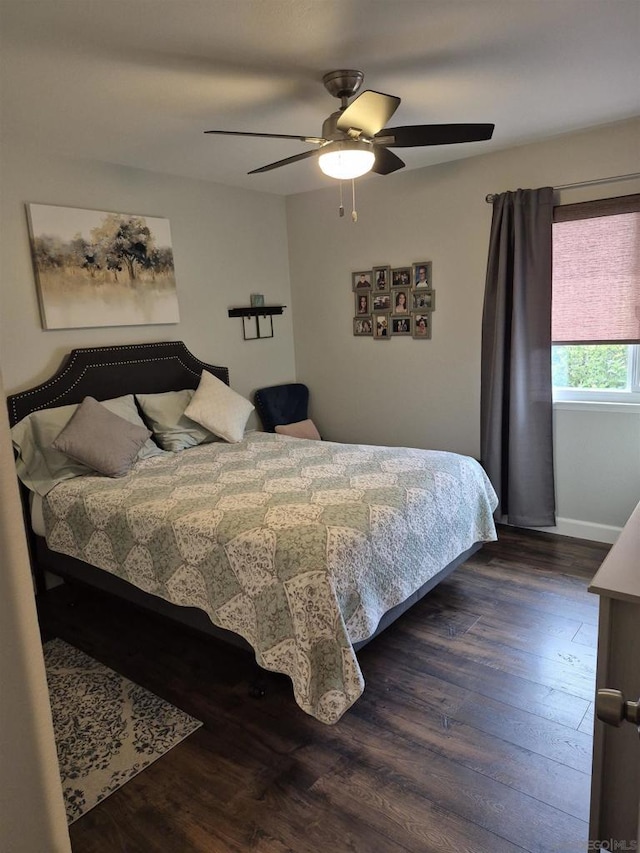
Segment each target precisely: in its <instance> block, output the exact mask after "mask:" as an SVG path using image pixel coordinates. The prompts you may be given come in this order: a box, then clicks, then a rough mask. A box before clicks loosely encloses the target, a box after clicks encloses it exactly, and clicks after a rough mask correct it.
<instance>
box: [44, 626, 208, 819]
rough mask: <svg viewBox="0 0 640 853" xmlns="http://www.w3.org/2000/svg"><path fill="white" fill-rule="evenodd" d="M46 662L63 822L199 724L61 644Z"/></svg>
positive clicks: (49, 649) (50, 648)
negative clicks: (60, 784) (62, 805)
mask: <svg viewBox="0 0 640 853" xmlns="http://www.w3.org/2000/svg"><path fill="white" fill-rule="evenodd" d="M44 659H45V665H46V669H47V681H48V684H49V696H50V699H51V710H52V713H53V727H54V731H55V737H56V746H57V748H58V761H59V764H60V777H61V779H62V790H63V793H64V800H65V806H66V811H67V821H68V823H73V821H74V820H77V818H79V817H80V816H81V815H83V814H85V813H86V812H87V811H89V809H91V808H93V807H94V806H95V805H97V804H98V803H99V802H101V800H104V798H105V797H108V796H109V794H112V793H113V792H114V791H116V790H117V789H118V788H120V787H121V786H122V785H124V783H125V782H128V781H129V779H132V778H133V777H134V776H135V775H137V774H138V773H139V772H140V771H141V770H144V768H145V767H148V766H149V764H151V763H152V762H154V761H155V760H156V759H157V758H160V756H161V755H164V753H165V752H168V751H169V750H170V749H171V748H172V747H174V746H176V745H177V744H178V743H180V741H182V740H184V738H186V737H187V736H188V735H190V734H192V732H194V731H196V729H198V728H200V726H201V725H202V723H201V722H199V721H198V720H195V719H194V718H193V717H190V716H189V715H188V714H185V713H184V711H180V710H179V709H178V708H176V707H174V706H173V705H170V704H169V703H168V702H165V701H164V700H163V699H160V698H159V697H158V696H154V694H153V693H149V691H148V690H145V689H144V688H142V687H139V686H138V685H137V684H134V683H133V682H132V681H128V680H127V679H126V678H123V677H122V676H121V675H118V673H117V672H114V671H113V670H111V669H108V668H107V667H106V666H103V664H101V663H98V661H95V660H93V658H90V657H89V656H88V655H86V654H84V652H81V651H79V650H78V649H76V648H74V647H73V646H70V645H68V644H67V643H65V642H64V641H63V640H60V639H56V640H50V641H49V642H48V643H45V646H44Z"/></svg>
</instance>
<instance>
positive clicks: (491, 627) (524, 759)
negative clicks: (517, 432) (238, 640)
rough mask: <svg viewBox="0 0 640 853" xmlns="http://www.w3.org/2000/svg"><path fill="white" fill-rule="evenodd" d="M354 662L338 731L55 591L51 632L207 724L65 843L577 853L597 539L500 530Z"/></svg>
mask: <svg viewBox="0 0 640 853" xmlns="http://www.w3.org/2000/svg"><path fill="white" fill-rule="evenodd" d="M499 536H500V539H499V541H498V542H497V543H492V544H490V545H487V546H485V547H484V548H483V549H482V550H481V551H480V552H479V553H478V554H476V555H475V556H474V557H473V558H472V559H471V560H470V561H469V562H468V563H466V564H465V565H464V566H462V567H461V568H459V569H458V570H457V571H456V572H454V574H453V575H452V576H451V577H450V578H449V579H448V580H447V581H445V582H444V583H442V584H441V585H440V586H439V587H437V588H436V589H435V590H434V591H433V592H432V593H431V594H430V595H429V596H427V597H426V598H425V599H423V601H422V602H420V603H419V604H417V605H416V606H415V607H414V608H413V609H412V610H411V611H409V612H408V613H406V614H405V615H404V616H403V617H402V618H401V619H400V620H399V621H398V622H396V623H395V624H394V625H393V626H392V627H391V628H390V629H388V630H387V631H386V632H385V633H384V634H383V635H382V636H380V637H379V638H377V639H376V640H374V641H373V642H372V643H371V644H370V645H369V646H367V647H366V648H365V649H364V650H363V651H362V652H361V653H360V655H359V658H360V661H361V666H362V670H363V672H364V676H365V680H366V688H365V692H364V695H363V696H362V697H361V699H360V700H359V701H358V702H357V703H356V704H355V705H354V706H353V708H352V709H351V710H350V711H349V712H347V714H346V715H345V716H344V717H343V718H342V720H341V721H340V722H339V723H338V724H337V725H335V726H332V727H329V726H324V725H322V724H321V723H319V722H317V721H316V720H314V719H312V718H311V717H308V716H307V715H306V714H304V713H303V712H302V711H301V710H300V709H299V708H298V707H297V706H296V704H295V702H294V700H293V697H292V693H291V689H290V683H289V682H288V680H287V679H286V678H284V677H280V676H270V677H269V682H268V692H267V695H266V696H265V697H264V698H262V699H258V700H256V699H252V698H250V697H249V695H248V684H249V682H250V681H251V678H252V675H253V672H254V670H253V666H252V661H251V658H250V656H249V655H248V654H247V653H245V652H241V651H239V650H236V649H233V648H229V647H227V646H226V645H223V644H221V643H217V642H215V641H213V640H209V639H205V638H202V637H200V636H195V635H193V634H191V633H188V632H186V631H184V630H181V629H178V628H175V627H173V626H168V625H167V623H166V622H161V621H159V620H157V619H154V618H152V617H149V616H147V615H144V614H142V613H140V612H139V611H136V610H132V609H130V608H128V607H127V606H125V605H122V604H121V603H117V602H112V601H110V600H108V601H107V600H105V599H104V598H102V597H98V596H97V595H96V594H95V593H94V594H89V593H84V594H82V595H81V596H80V597H79V598H78V599H77V603H76V604H75V606H72V607H71V606H69V601H70V600H71V597H70V592H69V590H68V589H67V588H64V587H60V588H57V589H56V590H53V591H52V592H51V593H50V594H49V598H48V601H47V602H46V604H45V605H44V607H43V609H42V610H43V622H44V624H45V630H46V632H47V633H48V634H50V635H51V634H53V635H58V636H60V637H62V638H63V639H65V640H67V641H68V642H70V643H72V644H74V645H76V646H77V647H78V648H81V649H83V650H84V651H86V652H88V653H89V654H91V655H92V656H93V657H95V658H96V659H98V660H101V661H103V662H104V663H105V664H107V665H108V666H111V667H113V668H114V669H115V670H117V671H118V672H120V673H122V674H124V675H125V676H127V677H128V678H131V679H132V680H134V681H136V682H137V683H139V684H141V685H144V686H145V687H146V688H148V689H149V690H152V691H153V692H155V693H157V694H159V695H160V696H162V697H164V698H165V699H167V700H169V701H171V702H173V703H174V704H176V705H177V706H179V707H180V708H183V709H184V710H185V711H188V712H189V713H190V714H193V715H194V716H195V717H197V718H198V719H200V720H202V721H203V722H204V725H203V727H202V728H201V729H199V730H198V731H197V732H196V733H195V734H193V735H192V736H191V737H189V738H188V739H187V740H185V741H183V743H181V744H180V745H179V746H177V747H175V748H174V749H172V750H171V751H170V752H169V753H167V754H166V755H164V756H163V757H162V758H160V759H159V760H158V761H157V762H155V764H153V765H151V766H150V767H149V768H147V769H146V770H144V771H143V772H142V773H140V774H139V775H138V776H137V777H135V778H134V779H133V780H131V781H130V782H128V783H127V784H126V785H124V786H123V787H122V788H121V789H120V790H119V791H117V792H116V793H114V794H113V795H111V796H110V797H108V798H107V799H106V800H105V801H104V802H103V803H102V804H100V805H99V806H97V807H96V808H95V809H93V810H92V811H90V812H89V813H88V814H86V815H85V816H84V817H82V818H80V819H79V820H78V821H77V822H76V823H75V824H74V825H73V826H72V827H71V830H70V832H71V839H72V845H73V850H74V853H117V851H123V853H124V851H126V853H155V851H162V853H218V851H220V853H227V851H233V853H240V851H255V853H286V852H287V851H291V853H325V851H326V853H343V852H344V853H347V852H348V853H406V851H412V853H515V851H523V850H525V851H536V853H554V851H557V853H574V851H575V853H582V851H584V850H586V848H587V837H588V835H587V833H588V829H587V820H588V811H589V787H590V768H591V740H592V737H591V732H592V726H593V703H592V699H593V694H594V684H595V678H594V673H595V652H596V627H597V605H598V601H597V597H596V596H592V595H590V594H588V593H587V592H586V586H587V583H588V581H589V580H590V579H591V577H592V576H593V574H594V573H595V571H596V569H597V568H598V567H599V565H600V563H601V562H602V560H603V558H604V557H605V555H606V553H607V550H608V546H606V545H600V544H597V543H592V542H585V541H583V540H577V539H568V538H562V537H554V536H550V535H547V534H540V533H534V532H530V531H525V530H516V529H512V528H504V527H502V528H500V530H499Z"/></svg>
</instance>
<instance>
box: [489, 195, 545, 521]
mask: <svg viewBox="0 0 640 853" xmlns="http://www.w3.org/2000/svg"><path fill="white" fill-rule="evenodd" d="M552 222H553V189H552V187H543V188H542V189H537V190H517V191H516V192H507V193H501V194H500V195H498V196H496V198H495V199H494V202H493V220H492V223H491V238H490V244H489V261H488V264H487V280H486V286H485V297H484V312H483V317H482V374H481V404H480V410H481V415H480V416H481V423H480V442H481V456H482V463H483V465H484V467H485V470H486V472H487V474H488V476H489V478H490V480H491V482H492V483H493V486H494V488H495V490H496V492H497V494H498V498H499V499H500V503H499V505H498V509H497V510H496V519H497V520H498V521H502V522H505V523H507V524H515V525H520V526H526V527H548V526H552V525H554V524H555V490H554V480H553V432H552V430H553V421H552V418H553V410H552V389H551V239H552V237H551V226H552Z"/></svg>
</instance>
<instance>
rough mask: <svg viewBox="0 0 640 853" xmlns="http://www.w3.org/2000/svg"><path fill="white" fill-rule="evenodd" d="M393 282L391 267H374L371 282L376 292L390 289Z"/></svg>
mask: <svg viewBox="0 0 640 853" xmlns="http://www.w3.org/2000/svg"><path fill="white" fill-rule="evenodd" d="M390 282H391V267H374V268H373V271H372V274H371V284H372V285H373V289H374V291H375V292H376V293H381V292H383V291H388V290H389V285H390Z"/></svg>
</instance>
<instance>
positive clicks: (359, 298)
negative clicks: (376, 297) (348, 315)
mask: <svg viewBox="0 0 640 853" xmlns="http://www.w3.org/2000/svg"><path fill="white" fill-rule="evenodd" d="M353 299H354V303H355V307H354V313H355V314H357V316H359V317H362V316H365V315H367V314H371V294H370V293H365V292H363V291H360V292H356V293H354V294H353Z"/></svg>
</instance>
